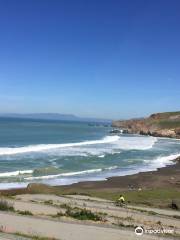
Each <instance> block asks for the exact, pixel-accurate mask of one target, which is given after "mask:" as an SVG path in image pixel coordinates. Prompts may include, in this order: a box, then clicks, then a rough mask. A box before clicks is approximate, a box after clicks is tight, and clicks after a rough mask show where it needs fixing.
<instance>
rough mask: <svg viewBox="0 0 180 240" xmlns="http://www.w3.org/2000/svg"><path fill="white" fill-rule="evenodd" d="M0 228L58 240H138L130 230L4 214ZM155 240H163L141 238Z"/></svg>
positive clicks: (149, 236)
mask: <svg viewBox="0 0 180 240" xmlns="http://www.w3.org/2000/svg"><path fill="white" fill-rule="evenodd" d="M0 226H1V228H2V227H3V229H4V231H8V232H12V233H13V232H21V233H24V234H27V235H38V236H44V237H54V238H57V239H59V240H85V239H86V240H92V239H93V240H110V239H111V240H120V239H123V240H139V237H138V236H136V235H135V233H134V232H133V231H130V230H122V229H116V228H111V227H100V226H89V225H86V224H77V223H65V222H60V221H55V220H48V219H42V218H38V217H29V216H20V215H16V214H12V213H4V212H0ZM2 239H3V238H2ZM7 239H8V238H5V240H7ZM157 239H159V240H163V239H164V238H162V237H160V238H157V236H153V235H144V236H143V240H157Z"/></svg>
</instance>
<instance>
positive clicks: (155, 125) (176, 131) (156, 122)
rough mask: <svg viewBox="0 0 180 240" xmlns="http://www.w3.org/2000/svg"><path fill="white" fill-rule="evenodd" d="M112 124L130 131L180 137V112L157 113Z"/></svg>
mask: <svg viewBox="0 0 180 240" xmlns="http://www.w3.org/2000/svg"><path fill="white" fill-rule="evenodd" d="M112 126H113V127H116V128H120V129H126V130H127V131H128V133H137V134H142V135H151V136H158V137H170V138H180V112H165V113H156V114H152V115H151V116H150V117H148V118H143V119H130V120H126V121H113V122H112Z"/></svg>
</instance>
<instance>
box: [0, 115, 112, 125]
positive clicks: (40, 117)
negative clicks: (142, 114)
mask: <svg viewBox="0 0 180 240" xmlns="http://www.w3.org/2000/svg"><path fill="white" fill-rule="evenodd" d="M0 118H20V119H34V120H57V121H79V122H104V123H111V122H112V120H110V119H101V118H91V117H79V116H76V115H73V114H61V113H24V114H23V113H0Z"/></svg>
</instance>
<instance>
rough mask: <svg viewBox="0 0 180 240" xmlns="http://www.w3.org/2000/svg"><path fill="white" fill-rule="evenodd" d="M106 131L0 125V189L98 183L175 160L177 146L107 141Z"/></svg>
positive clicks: (139, 139)
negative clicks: (41, 184) (34, 183)
mask: <svg viewBox="0 0 180 240" xmlns="http://www.w3.org/2000/svg"><path fill="white" fill-rule="evenodd" d="M11 125H12V126H13V128H10V126H11ZM110 129H111V128H110V127H105V126H104V125H103V124H102V125H100V124H99V125H93V126H92V125H91V126H89V125H88V123H74V122H71V123H66V122H51V121H47V122H44V121H31V120H26V121H23V120H14V121H12V120H9V119H7V120H4V122H1V121H0V134H1V136H2V138H1V139H2V140H0V188H1V189H3V188H12V187H17V186H18V187H20V186H21V187H24V186H26V185H27V184H28V183H30V182H43V183H48V184H51V185H62V184H71V183H75V182H79V181H87V180H102V179H106V178H107V177H111V176H122V175H127V174H133V173H137V172H140V171H151V170H156V169H157V168H159V167H164V166H166V165H167V164H172V163H173V162H172V160H173V159H175V158H177V157H178V156H180V141H177V140H173V139H163V138H155V137H150V136H138V135H128V134H126V135H110V134H109V131H110ZM3 134H4V135H3ZM3 140H4V141H3Z"/></svg>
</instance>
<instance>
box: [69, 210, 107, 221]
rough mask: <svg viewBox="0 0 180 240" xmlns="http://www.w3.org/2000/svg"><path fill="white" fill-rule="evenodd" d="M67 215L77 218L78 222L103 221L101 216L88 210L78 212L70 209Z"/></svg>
mask: <svg viewBox="0 0 180 240" xmlns="http://www.w3.org/2000/svg"><path fill="white" fill-rule="evenodd" d="M66 215H67V216H70V217H73V218H76V219H78V220H92V221H102V218H101V217H100V216H99V215H97V214H95V213H93V212H91V211H90V210H87V209H76V210H72V209H68V210H67V211H66Z"/></svg>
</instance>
